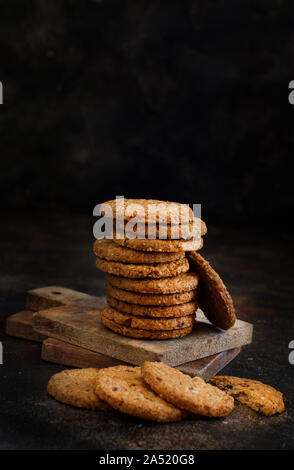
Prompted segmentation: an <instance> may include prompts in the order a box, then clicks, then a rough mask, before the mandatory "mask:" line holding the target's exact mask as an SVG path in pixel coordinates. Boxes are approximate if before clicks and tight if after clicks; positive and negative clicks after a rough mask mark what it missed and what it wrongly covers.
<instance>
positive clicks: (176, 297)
mask: <svg viewBox="0 0 294 470" xmlns="http://www.w3.org/2000/svg"><path fill="white" fill-rule="evenodd" d="M105 290H106V293H107V295H108V296H110V297H114V298H115V299H117V300H121V301H123V302H128V303H130V304H136V305H150V306H157V305H160V306H170V305H181V304H184V303H187V302H191V301H192V300H195V299H196V297H197V291H196V290H195V289H193V290H190V291H188V292H180V293H175V294H140V293H138V292H131V291H128V290H123V289H119V288H118V287H114V286H112V285H111V284H109V283H107V284H106V286H105Z"/></svg>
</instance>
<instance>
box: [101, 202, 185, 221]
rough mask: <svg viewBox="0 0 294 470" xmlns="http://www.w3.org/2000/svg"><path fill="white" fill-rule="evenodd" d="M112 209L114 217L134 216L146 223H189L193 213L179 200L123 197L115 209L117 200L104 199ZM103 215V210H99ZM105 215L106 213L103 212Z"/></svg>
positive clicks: (125, 217) (126, 218) (131, 217)
mask: <svg viewBox="0 0 294 470" xmlns="http://www.w3.org/2000/svg"><path fill="white" fill-rule="evenodd" d="M104 204H107V205H108V206H110V207H111V209H112V215H113V218H114V219H117V218H118V217H120V218H122V219H123V220H126V221H128V220H131V219H133V218H134V217H136V221H137V222H142V223H148V220H149V222H150V223H167V224H172V223H179V222H180V223H183V224H184V223H189V222H190V221H192V220H193V218H194V214H193V211H192V209H191V208H190V207H189V205H188V204H181V203H179V202H169V201H158V200H155V199H124V200H123V204H122V202H120V204H121V207H120V206H119V207H118V210H117V200H116V199H113V200H111V201H106V202H105V203H104ZM101 214H102V215H104V211H102V212H101ZM105 215H106V216H108V214H107V213H106V212H105Z"/></svg>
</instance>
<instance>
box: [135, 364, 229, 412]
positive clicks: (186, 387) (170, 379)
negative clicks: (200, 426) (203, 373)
mask: <svg viewBox="0 0 294 470" xmlns="http://www.w3.org/2000/svg"><path fill="white" fill-rule="evenodd" d="M141 371H142V376H143V379H144V380H145V382H147V383H148V385H150V387H151V388H152V390H154V391H155V392H156V393H158V395H160V396H161V397H162V398H164V399H165V400H166V401H168V402H170V403H172V404H174V405H175V406H178V407H179V408H181V409H184V410H187V411H191V412H192V413H196V414H199V415H204V416H209V417H211V418H218V417H223V416H227V415H228V414H230V413H231V411H232V410H233V408H234V400H233V399H232V397H229V395H227V394H226V393H224V392H222V391H221V390H219V389H217V388H216V387H213V386H212V385H209V384H207V383H205V382H204V380H202V379H200V378H199V377H195V378H194V379H192V378H191V377H190V376H189V375H186V374H183V373H182V372H180V371H179V370H177V369H173V368H172V367H169V366H167V365H166V364H164V363H163V362H144V364H143V366H142V367H141Z"/></svg>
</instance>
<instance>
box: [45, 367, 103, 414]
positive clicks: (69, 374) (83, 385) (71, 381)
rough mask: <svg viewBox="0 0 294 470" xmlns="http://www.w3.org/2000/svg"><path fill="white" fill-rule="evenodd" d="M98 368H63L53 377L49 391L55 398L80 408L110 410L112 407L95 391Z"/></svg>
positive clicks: (49, 383)
mask: <svg viewBox="0 0 294 470" xmlns="http://www.w3.org/2000/svg"><path fill="white" fill-rule="evenodd" d="M98 372H99V370H98V369H93V368H90V369H71V370H63V371H61V372H59V373H58V374H55V375H53V376H52V377H51V379H50V380H49V382H48V385H47V392H48V393H49V395H51V396H52V397H53V398H55V400H58V401H60V402H61V403H66V404H67V405H72V406H77V407H78V408H91V409H94V410H104V411H107V410H110V409H111V407H110V406H109V405H108V404H107V403H105V402H104V401H102V400H101V399H100V398H99V397H98V396H97V395H96V393H95V388H96V379H97V376H98Z"/></svg>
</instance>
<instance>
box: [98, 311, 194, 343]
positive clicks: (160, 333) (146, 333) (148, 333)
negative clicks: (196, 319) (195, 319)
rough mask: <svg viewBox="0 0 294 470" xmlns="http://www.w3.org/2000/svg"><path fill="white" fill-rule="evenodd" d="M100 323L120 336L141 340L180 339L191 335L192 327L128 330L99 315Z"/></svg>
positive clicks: (126, 327) (103, 315)
mask: <svg viewBox="0 0 294 470" xmlns="http://www.w3.org/2000/svg"><path fill="white" fill-rule="evenodd" d="M101 322H102V323H103V325H104V326H106V328H108V329H109V330H112V331H114V332H115V333H118V334H120V335H122V336H128V337H130V338H141V339H143V338H144V339H171V338H182V337H183V336H187V335H188V334H190V333H191V331H192V328H193V326H189V327H186V328H178V329H176V330H143V329H139V328H130V327H128V326H123V325H120V324H119V323H116V322H115V321H113V320H110V319H109V318H107V316H106V315H105V314H104V313H103V311H102V313H101Z"/></svg>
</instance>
